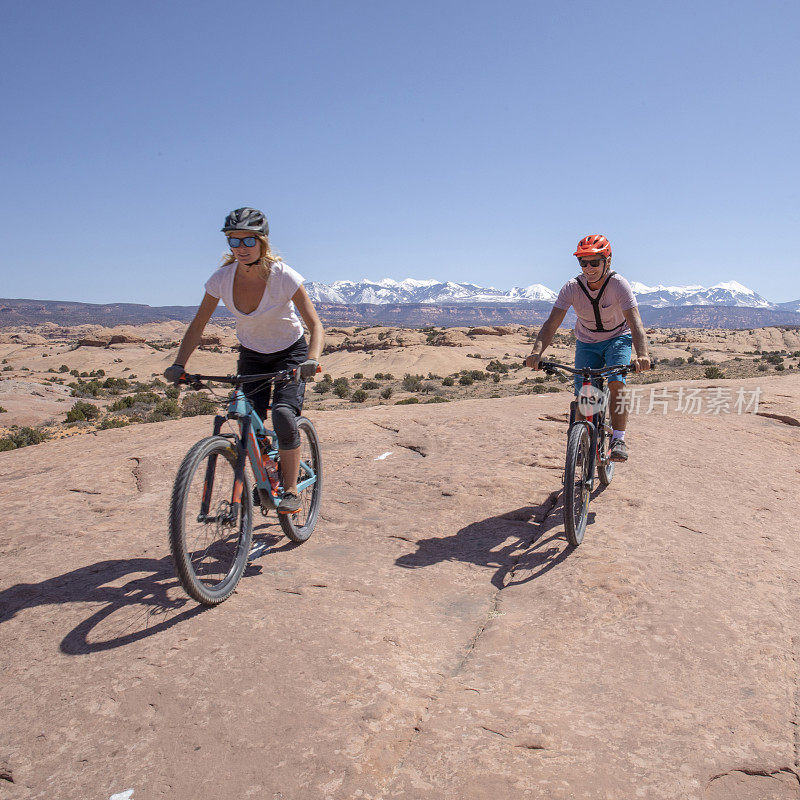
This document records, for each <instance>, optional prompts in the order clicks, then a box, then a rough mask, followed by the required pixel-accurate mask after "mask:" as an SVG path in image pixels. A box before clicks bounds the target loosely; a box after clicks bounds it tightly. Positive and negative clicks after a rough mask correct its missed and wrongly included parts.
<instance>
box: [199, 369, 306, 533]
mask: <svg viewBox="0 0 800 800" xmlns="http://www.w3.org/2000/svg"><path fill="white" fill-rule="evenodd" d="M276 374H282V373H276ZM191 377H192V378H193V379H194V384H195V385H196V384H197V382H198V381H199V380H200V379H201V378H203V377H204V376H191ZM205 377H207V378H208V379H213V378H216V379H217V380H220V379H221V380H227V381H230V382H234V380H235V379H234V378H233V377H232V376H205ZM248 377H249V379H250V380H258V379H263V378H265V377H274V376H268V375H267V374H266V373H265V375H264V376H248ZM269 408H271V406H269V407H268V409H267V410H269ZM226 420H236V421H237V422H238V423H239V436H238V437H234V435H233V434H223V433H221V431H222V426H223V425H224V424H225V422H226ZM214 436H227V437H228V438H235V444H236V450H237V456H236V465H235V467H234V482H233V492H232V496H231V506H230V513H229V514H228V516H227V518H226V519H225V520H224V522H225V524H226V525H230V526H233V525H235V524H236V523H237V521H238V519H239V512H240V510H241V505H242V491H243V489H244V470H245V463H246V462H247V461H248V460H249V461H250V466H251V468H252V470H253V475H254V476H255V479H256V486H257V487H258V490H259V496H260V497H261V499H262V502H263V500H264V499H265V498H267V497H268V498H269V500H270V502H271V504H272V506H273V508H277V507H278V505H279V503H280V501H281V497H282V496H283V489H282V487H281V485H280V482H279V481H278V480H276V479H270V474H269V472H268V470H267V465H269V464H272V466H273V468H274V473H275V474H277V472H278V465H277V464H276V463H275V461H274V458H275V456H277V455H278V448H277V447H271V448H270V450H269V451H268V452H267V453H266V454H265V455H266V458H267V461H266V462H265V461H264V457H263V455H262V452H261V448H260V447H259V445H258V440H259V439H261V440H262V441H263V440H264V439H265V438H266V437H269V439H270V443H271V444H272V443H274V442H276V441H277V435H276V433H275V431H273V430H270V429H268V428H267V427H266V426H265V425H264V422H263V421H262V419H261V417H259V415H258V414H257V413H256V412H255V410H254V409H253V405H252V403H251V402H250V401H249V400H248V399H247V397H245V394H244V391H243V390H242V388H241V387H240V386H239V385H236V386H235V388H234V389H233V390H232V391H231V393H230V395H229V396H228V408H227V412H226V414H225V415H222V414H217V415H216V416H215V417H214ZM216 459H217V456H216V455H214V456H211V457H210V458H209V460H208V464H207V465H206V476H205V481H204V483H203V499H202V502H201V504H200V514H199V515H198V521H202V520H203V519H205V518H206V517H207V515H208V509H209V503H210V498H211V494H212V491H213V488H214V469H215V467H216ZM300 469H301V470H302V472H303V474H304V475H305V476H306V477H305V478H304V479H303V480H300V481H298V483H297V490H298V492H301V491H303V490H304V489H306V488H308V487H309V486H311V485H312V484H313V483H315V482H316V480H317V476H316V474H315V473H314V470H313V469H312V467H311V466H310V465H309V464H307V463H306V462H305V461H302V460H301V461H300Z"/></svg>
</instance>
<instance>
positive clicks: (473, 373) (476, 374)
mask: <svg viewBox="0 0 800 800" xmlns="http://www.w3.org/2000/svg"><path fill="white" fill-rule="evenodd" d="M468 374H469V376H470V377H471V378H472V379H473V380H475V381H485V380H486V378H487V375H486V373H485V372H484V371H483V370H482V369H471V370H469V371H468Z"/></svg>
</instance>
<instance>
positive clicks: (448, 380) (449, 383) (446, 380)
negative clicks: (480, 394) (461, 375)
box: [442, 376, 455, 386]
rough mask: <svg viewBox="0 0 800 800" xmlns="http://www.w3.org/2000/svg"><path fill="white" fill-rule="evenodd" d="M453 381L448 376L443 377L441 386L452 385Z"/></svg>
mask: <svg viewBox="0 0 800 800" xmlns="http://www.w3.org/2000/svg"><path fill="white" fill-rule="evenodd" d="M454 383H455V381H454V380H453V379H452V378H451V377H449V376H448V377H447V378H444V380H442V386H452V385H453V384H454Z"/></svg>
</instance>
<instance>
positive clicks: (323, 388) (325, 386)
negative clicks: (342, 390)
mask: <svg viewBox="0 0 800 800" xmlns="http://www.w3.org/2000/svg"><path fill="white" fill-rule="evenodd" d="M331 386H333V384H332V383H330V382H329V381H315V382H314V387H313V390H314V391H315V392H316V393H317V394H325V393H326V392H329V391H330V390H331Z"/></svg>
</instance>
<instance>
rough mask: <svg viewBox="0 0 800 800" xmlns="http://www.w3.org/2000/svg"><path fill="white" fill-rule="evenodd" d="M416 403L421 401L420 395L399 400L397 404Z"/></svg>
mask: <svg viewBox="0 0 800 800" xmlns="http://www.w3.org/2000/svg"><path fill="white" fill-rule="evenodd" d="M414 403H419V397H406V399H405V400H398V401H397V402H396V403H395V405H396V406H411V405H414Z"/></svg>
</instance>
